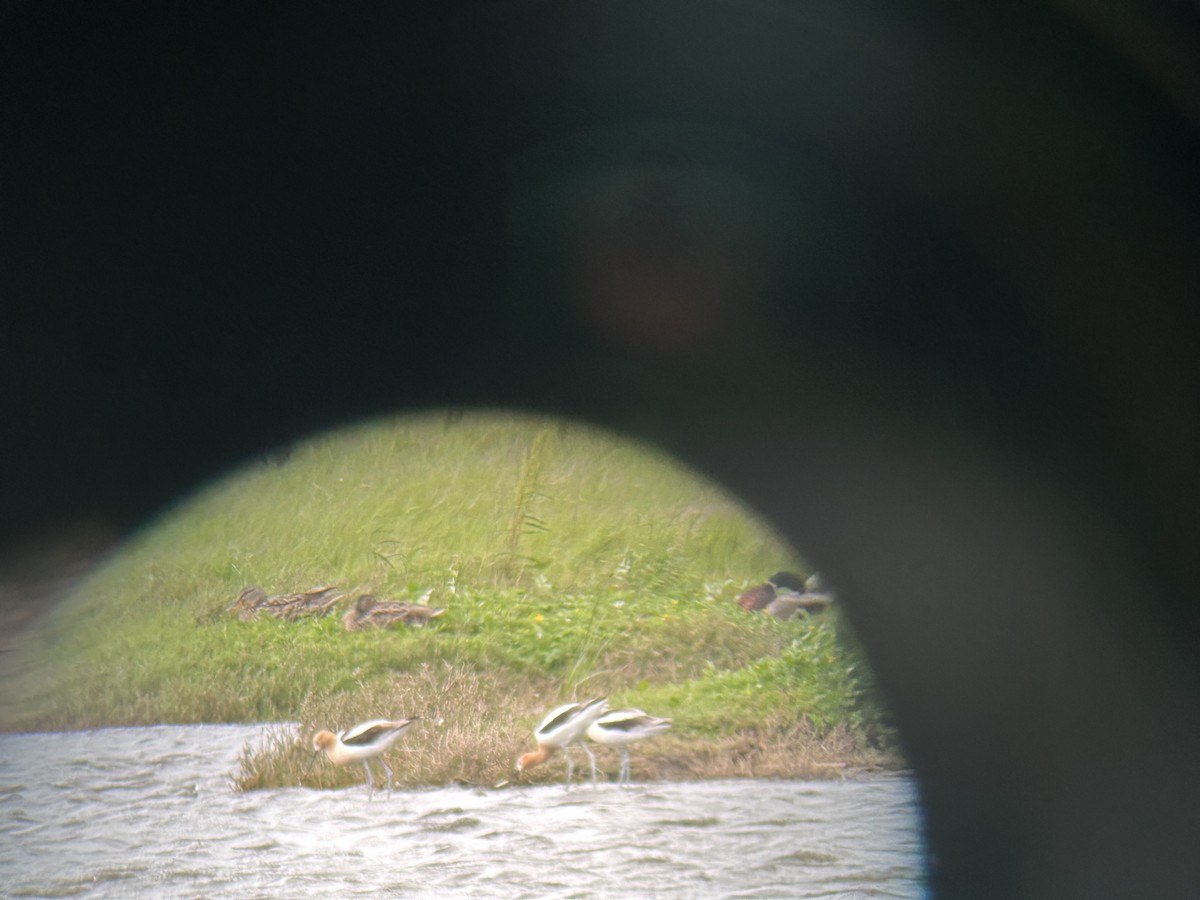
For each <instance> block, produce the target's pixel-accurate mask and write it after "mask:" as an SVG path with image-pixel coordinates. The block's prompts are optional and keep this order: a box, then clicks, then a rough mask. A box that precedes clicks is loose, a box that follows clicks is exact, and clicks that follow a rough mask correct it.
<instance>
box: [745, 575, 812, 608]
mask: <svg viewBox="0 0 1200 900" xmlns="http://www.w3.org/2000/svg"><path fill="white" fill-rule="evenodd" d="M779 588H786V589H788V590H791V591H803V590H804V578H803V577H801V576H800V575H797V574H796V573H795V572H776V573H775V574H774V575H772V576H771V577H770V578H768V579H767V580H766V581H764V582H763V583H762V584H759V585H755V586H754V587H752V588H750V589H749V590H747V591H744V592H743V593H742V594H740V595H739V596H738V598H737V602H738V606H740V607H741V608H742V609H744V610H745V611H746V612H758V611H759V610H760V609H766V608H767V607H768V606H769V605H770V603H771V601H772V600H774V599H775V592H776V591H777V590H778V589H779Z"/></svg>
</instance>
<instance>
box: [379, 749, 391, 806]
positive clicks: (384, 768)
mask: <svg viewBox="0 0 1200 900" xmlns="http://www.w3.org/2000/svg"><path fill="white" fill-rule="evenodd" d="M379 764H380V765H381V766H383V771H385V772H387V786H388V796H389V797H390V796H392V770H391V769H389V768H388V764H387V763H385V762H384V761H383V757H382V756H381V757H379Z"/></svg>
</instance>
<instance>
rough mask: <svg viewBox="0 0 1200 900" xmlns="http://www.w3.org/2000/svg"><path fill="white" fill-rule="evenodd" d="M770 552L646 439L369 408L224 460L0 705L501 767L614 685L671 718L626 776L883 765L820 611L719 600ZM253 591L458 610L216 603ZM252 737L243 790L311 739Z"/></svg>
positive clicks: (293, 762) (46, 643) (773, 559)
mask: <svg viewBox="0 0 1200 900" xmlns="http://www.w3.org/2000/svg"><path fill="white" fill-rule="evenodd" d="M779 568H792V569H796V570H799V571H801V572H804V571H807V570H808V564H807V562H806V561H805V560H804V559H802V558H801V557H800V556H799V555H798V554H797V553H796V552H795V551H793V550H792V549H790V548H789V547H787V546H786V545H785V544H784V543H783V542H782V541H781V540H780V539H779V538H778V537H777V536H776V535H775V534H774V533H773V532H772V531H771V530H770V529H769V527H768V526H767V525H766V523H764V522H762V521H760V520H758V519H757V518H756V517H755V516H754V515H753V514H752V513H751V512H750V511H749V510H747V509H746V508H744V507H743V506H741V505H740V504H739V503H738V502H737V501H736V500H735V499H734V498H731V497H730V496H728V495H727V494H725V493H724V492H722V491H721V490H720V489H719V488H717V487H715V486H714V485H712V484H710V483H707V482H704V481H702V480H701V479H699V478H697V477H696V476H695V475H694V474H692V473H690V472H688V471H687V470H685V469H682V468H680V467H678V466H676V465H675V464H673V463H672V462H671V461H670V460H669V459H667V458H665V457H663V456H662V455H661V454H658V453H657V452H655V451H653V450H651V449H649V448H646V447H643V446H639V445H636V444H633V443H630V442H625V441H620V440H617V439H616V438H614V437H612V436H611V435H608V434H605V433H601V432H597V431H594V430H592V429H588V428H584V427H581V426H577V425H572V424H565V423H561V422H557V421H548V420H544V419H536V418H522V417H517V416H512V415H506V414H485V413H472V414H461V413H460V414H440V415H427V416H423V417H416V418H406V419H399V420H391V421H380V422H375V423H371V424H367V425H364V426H361V427H358V428H355V429H351V430H345V431H342V432H339V433H336V434H333V435H328V436H324V437H320V438H317V439H314V440H311V441H308V442H306V443H303V444H301V445H298V446H296V447H295V448H292V449H291V450H290V452H288V453H285V454H283V453H281V454H280V455H278V456H276V457H273V458H271V459H267V460H262V461H260V462H257V463H255V464H252V465H250V466H247V467H246V468H244V469H242V470H240V471H237V472H234V473H231V474H230V475H229V476H228V477H226V478H224V479H222V480H221V481H219V482H217V483H215V484H213V485H211V486H209V487H208V488H206V489H204V490H202V491H200V492H199V493H197V494H196V495H195V496H194V497H192V498H190V499H188V500H186V501H185V502H183V503H181V504H179V505H178V506H177V507H176V508H174V509H172V510H170V511H168V512H167V513H166V514H164V515H163V516H161V517H160V518H159V520H158V521H155V522H153V523H151V524H149V525H147V526H146V527H145V528H144V529H143V530H142V531H141V532H140V533H139V534H138V535H136V536H135V537H134V538H133V539H132V540H131V541H129V542H128V544H127V545H126V546H125V547H124V548H123V549H122V550H121V552H120V553H118V554H117V555H115V556H114V557H113V559H112V560H111V561H110V562H109V563H108V564H107V565H105V566H104V567H102V568H101V569H100V570H99V571H97V572H96V573H95V574H94V575H93V576H92V577H91V578H90V579H89V580H88V581H87V582H86V583H85V584H83V585H82V586H81V587H80V588H79V590H78V591H77V592H76V593H75V594H74V595H73V596H72V597H71V598H69V600H67V601H65V602H64V603H62V604H60V605H59V606H58V607H57V608H56V609H55V610H54V611H53V612H52V613H51V614H50V615H48V616H47V617H45V618H44V619H43V621H42V622H41V623H40V625H39V627H38V628H37V629H36V630H34V631H32V632H31V633H30V634H29V635H28V639H27V640H26V641H24V642H23V646H22V649H21V650H20V652H18V653H13V654H6V655H5V656H6V657H11V658H7V659H4V660H3V665H4V669H3V671H2V672H0V675H3V677H4V679H5V683H6V684H7V688H6V691H5V694H4V696H3V698H0V722H3V723H4V727H5V728H7V729H10V730H23V729H37V728H77V727H92V726H101V725H118V724H139V723H152V722H200V721H209V722H212V721H296V722H299V723H300V726H301V733H302V734H311V731H312V730H313V729H315V728H317V727H334V728H335V730H336V728H340V727H346V726H347V725H350V724H353V722H354V721H357V720H358V719H360V718H370V717H374V716H393V715H412V714H419V715H421V716H423V717H424V718H423V720H422V722H421V723H419V725H418V726H414V727H413V728H412V729H410V732H411V734H410V735H408V736H406V738H405V740H404V741H403V743H402V745H401V746H400V748H399V749H397V750H396V751H394V752H395V753H397V754H398V755H400V756H401V757H404V754H406V753H407V754H410V756H409V757H405V758H408V759H409V760H410V762H414V764H412V765H408V766H406V767H402V769H403V771H404V773H405V774H404V776H403V777H404V779H405V780H407V781H409V782H410V783H437V782H440V781H445V780H449V779H454V778H459V779H463V780H468V781H474V782H479V783H490V782H492V781H494V780H496V778H498V777H500V776H501V775H503V774H505V773H506V772H507V768H508V767H509V766H510V765H511V760H512V759H513V758H515V755H516V753H517V752H519V751H520V750H521V749H529V746H530V743H531V742H530V739H529V735H530V733H531V730H532V728H533V726H534V725H536V723H537V721H538V720H539V719H540V716H541V713H542V712H543V711H544V710H545V709H546V708H548V707H550V706H553V705H555V704H557V703H559V702H564V701H565V700H567V699H569V698H572V697H583V696H590V695H593V694H599V693H606V694H609V695H610V697H611V701H610V702H611V704H612V705H618V704H626V705H637V706H641V707H643V708H645V709H647V710H649V711H651V712H653V713H655V714H659V715H668V716H671V717H672V718H674V720H675V727H674V728H673V729H672V731H671V732H670V734H669V735H666V736H663V737H661V738H656V739H655V740H654V741H652V742H649V743H648V744H647V746H646V748H645V754H644V755H643V762H642V763H639V764H635V772H636V771H638V765H644V766H649V768H647V769H643V772H644V773H649V774H658V775H660V776H663V777H673V776H677V777H694V776H696V775H703V774H714V773H721V772H725V773H729V772H733V773H742V772H747V771H748V772H749V773H755V772H758V773H762V772H764V771H766V772H771V773H776V772H777V770H778V772H780V773H784V774H786V773H787V772H788V771H793V770H794V769H795V764H794V763H789V762H786V761H787V760H793V761H794V760H797V759H807V760H808V761H809V762H810V763H814V764H815V763H816V762H818V761H819V760H818V757H820V756H822V753H823V754H824V755H825V756H830V755H832V756H837V757H839V758H841V759H850V758H853V759H858V760H860V761H862V760H868V761H869V760H874V759H879V758H884V757H886V756H887V755H888V754H890V753H891V752H892V750H893V749H894V743H895V742H894V735H892V734H891V732H890V730H889V729H888V728H887V725H886V713H885V711H884V709H883V707H882V705H881V704H880V702H879V700H878V698H877V696H876V694H875V692H874V688H873V684H872V680H871V677H870V673H869V670H868V669H867V667H866V663H865V660H864V659H863V658H862V654H861V652H860V651H859V650H858V649H857V647H856V645H855V644H854V642H853V638H852V635H849V633H848V632H847V631H846V628H845V626H844V623H843V622H842V620H841V618H840V616H839V615H838V613H837V611H836V610H834V611H832V612H830V613H827V614H824V615H823V616H821V617H817V618H814V619H811V620H809V619H801V620H795V621H792V622H777V621H776V620H774V619H773V618H770V617H768V616H765V615H753V616H748V615H746V614H745V613H743V612H742V611H741V610H740V609H739V608H738V607H737V606H736V604H735V603H734V602H733V600H734V598H735V597H736V595H737V593H738V592H739V591H740V590H742V589H743V588H744V587H745V586H746V585H747V584H750V583H753V582H757V581H760V580H762V578H763V577H765V575H767V574H769V573H770V572H772V571H774V570H776V569H779ZM247 584H258V585H261V586H262V587H263V588H265V589H266V590H267V591H268V592H283V591H292V590H303V589H306V588H309V587H312V586H314V585H318V584H334V585H337V586H338V587H340V588H341V589H343V590H345V591H347V592H348V594H349V596H348V598H347V602H350V601H352V599H353V597H355V596H357V594H359V593H366V592H369V593H374V594H377V595H381V596H387V597H397V598H410V599H411V598H415V597H417V596H419V595H420V594H422V593H424V592H426V591H431V592H432V594H431V596H430V598H429V602H431V603H433V604H435V605H437V606H443V607H445V608H446V609H447V613H446V614H445V615H444V616H442V617H440V618H438V619H436V620H434V621H433V622H432V623H431V624H430V625H429V626H428V627H426V628H423V629H419V628H418V629H400V630H387V631H378V630H370V631H361V632H347V631H345V630H344V629H343V628H342V626H341V623H340V615H341V612H342V610H343V609H344V606H339V607H336V608H335V609H334V611H333V612H332V614H331V615H329V616H327V617H325V618H322V619H301V620H298V621H295V622H282V621H278V620H275V619H272V618H263V619H260V620H255V621H249V622H243V621H240V620H238V619H237V618H235V617H233V616H231V615H229V614H228V613H226V611H225V610H226V607H227V606H228V605H229V604H230V603H231V602H232V601H233V598H234V597H235V596H236V594H237V592H238V591H239V590H240V589H241V588H242V587H243V586H245V585H247ZM748 738H749V739H750V743H749V744H747V743H746V741H747V739H748ZM476 745H478V746H476ZM798 746H803V747H804V748H807V751H806V752H804V753H800V752H797V747H798ZM821 747H825V748H826V749H825V751H821V752H817V751H818V750H819V749H820V748H821ZM405 748H407V749H405ZM747 748H749V749H747ZM772 748H774V750H773V749H772ZM639 749H641V748H639ZM809 751H811V752H809ZM813 753H816V755H815V756H814V755H813ZM248 754H249V755H248V756H247V757H246V758H245V759H244V760H243V766H242V769H243V772H242V775H241V776H239V782H238V783H239V784H240V785H241V786H243V787H253V786H257V785H262V784H268V783H290V780H291V779H293V778H300V777H302V775H303V773H302V772H301V771H299V770H298V769H297V768H296V767H297V765H299V763H300V761H301V760H303V761H304V762H305V763H307V758H308V757H309V756H311V753H310V752H308V751H307V750H306V749H305V747H304V742H303V739H297V738H295V737H292V738H288V739H286V740H284V739H281V738H277V739H274V740H273V742H268V743H267V744H264V745H263V746H262V747H260V748H258V750H257V751H253V752H252V751H248ZM772 754H774V755H772ZM806 754H807V755H806ZM655 759H657V760H658V761H659V762H658V764H652V763H651V762H649V761H653V760H655ZM770 759H775V760H776V761H777V763H778V766H777V765H776V763H771V762H769V760H770ZM416 760H420V761H421V762H420V764H419V765H417V764H415V761H416ZM705 760H707V762H705ZM739 760H740V761H741V762H738V761H739ZM746 760H749V762H746ZM672 761H673V762H672ZM735 763H736V764H735ZM656 765H657V767H656ZM731 766H733V768H730V767H731ZM756 766H757V768H756ZM779 766H781V767H782V768H778V767H779ZM789 766H791V768H789ZM747 767H749V768H748V769H747ZM301 768H303V767H301ZM550 769H553V767H550V766H546V767H543V769H542V770H537V771H539V772H540V773H544V772H546V771H547V770H550ZM361 774H362V773H361V770H357V769H351V770H334V769H332V767H330V766H327V765H322V766H321V767H319V768H317V769H315V770H314V771H313V772H311V773H310V774H309V775H308V776H305V777H307V779H308V780H309V781H310V782H311V783H320V784H334V783H343V782H344V781H345V780H346V779H348V780H350V781H354V780H357V779H361ZM397 774H398V776H399V775H400V774H401V770H400V769H398V770H397ZM551 774H554V773H551ZM539 777H549V776H547V775H544V774H538V775H536V776H534V779H535V780H536V778H539Z"/></svg>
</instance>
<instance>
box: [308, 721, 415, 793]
mask: <svg viewBox="0 0 1200 900" xmlns="http://www.w3.org/2000/svg"><path fill="white" fill-rule="evenodd" d="M417 718H419V717H413V718H411V719H396V720H394V721H390V720H388V719H371V720H370V721H369V722H362V723H360V724H358V725H355V726H354V727H353V728H351V729H348V730H347V731H339V732H338V733H337V734H334V733H333V732H332V731H318V732H317V733H316V734H315V735H313V760H314V761H315V760H316V758H317V754H318V753H320V752H321V751H322V750H324V751H325V756H326V757H328V759H329V761H330V762H331V763H333V764H334V765H335V766H344V765H347V764H348V763H351V762H354V761H355V760H358V761H359V762H361V763H362V765H363V768H364V769H366V770H367V799H368V800H369V799H371V795H372V794H373V793H374V791H375V779H373V778H372V777H371V764H370V760H371V759H378V760H379V764H380V765H381V766H383V771H385V772H387V789H388V795H389V796H390V795H391V793H392V770H391V769H389V768H388V764H387V763H385V762H384V761H383V756H382V755H381V754H382V753H383V751H385V750H386V749H387V748H388V747H390V746H392V744H393V743H395V741H396V738H398V737H400V735H401V734H402V733H403V732H404V729H406V728H408V726H409V725H411V724H412V723H413V722H415V721H417ZM311 767H312V763H309V768H311Z"/></svg>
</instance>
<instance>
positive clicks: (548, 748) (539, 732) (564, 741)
mask: <svg viewBox="0 0 1200 900" xmlns="http://www.w3.org/2000/svg"><path fill="white" fill-rule="evenodd" d="M607 709H608V698H607V697H597V698H595V699H594V700H589V701H588V702H587V703H566V704H564V705H562V706H559V707H556V708H555V709H552V710H551V711H550V712H549V713H548V714H547V715H546V718H544V719H542V724H540V725H539V726H538V727H537V729H536V730H535V731H534V732H533V738H534V740H536V741H537V745H538V748H537V749H536V750H531V751H530V752H528V753H523V754H521V757H520V758H519V759H518V760H517V774H518V775H520V774H521V772H523V771H524V770H525V769H529V768H532V767H533V766H536V765H537V764H538V763H540V762H542V761H543V760H545V758H546V757H547V756H549V755H550V754H551V753H553V752H554V751H555V750H562V752H563V756H565V757H566V758H567V785H568V786H570V784H571V775H572V774H573V773H574V771H575V761H574V760H573V759H571V749H570V747H571V744H575V743H577V744H579V746H581V747H583V752H584V753H586V754H587V755H588V758H589V759H590V760H591V761H592V771H593V772H594V771H595V768H596V757H595V756H593V755H592V751H591V750H589V749H588V748H587V747H586V746H585V745H584V743H583V735H584V732H586V731H587V730H588V726H590V725H591V724H592V723H593V722H595V721H596V719H598V718H599V717H600V716H602V715H604V712H605V710H607Z"/></svg>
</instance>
